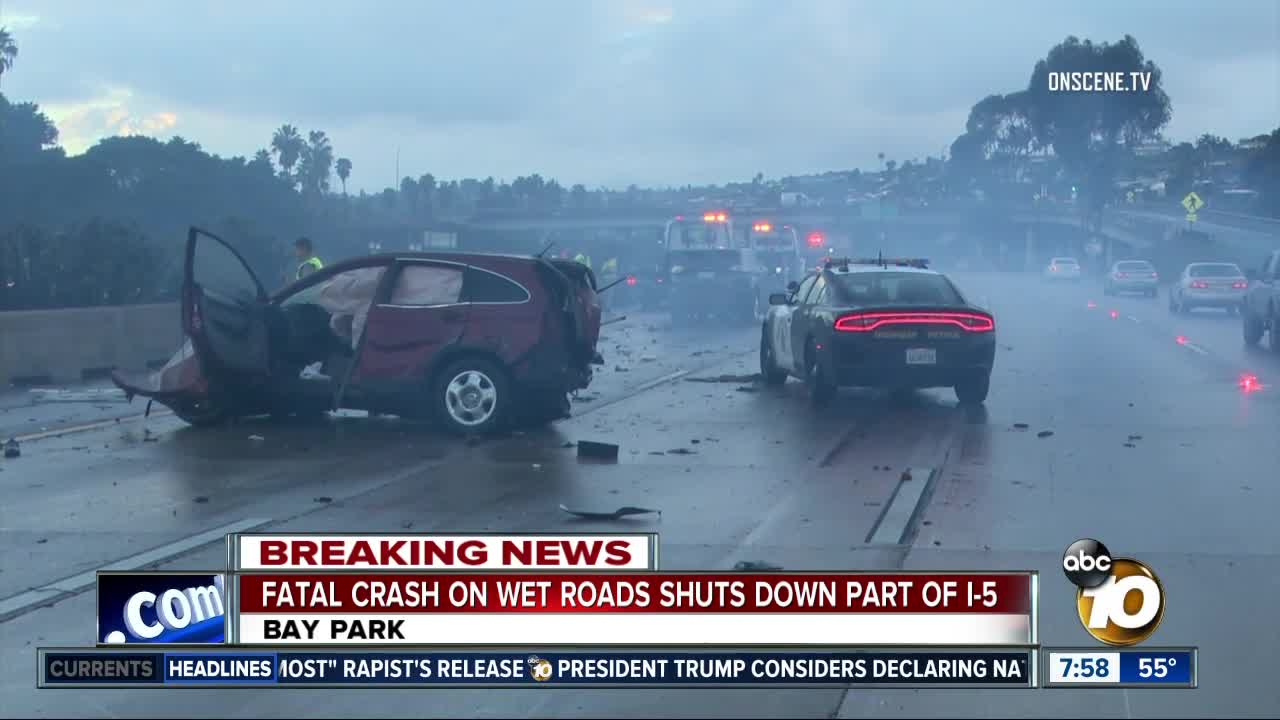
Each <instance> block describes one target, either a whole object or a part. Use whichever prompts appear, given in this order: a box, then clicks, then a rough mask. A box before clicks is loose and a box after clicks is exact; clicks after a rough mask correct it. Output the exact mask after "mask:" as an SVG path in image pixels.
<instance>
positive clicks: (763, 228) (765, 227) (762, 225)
mask: <svg viewBox="0 0 1280 720" xmlns="http://www.w3.org/2000/svg"><path fill="white" fill-rule="evenodd" d="M751 229H752V230H755V231H756V232H758V233H767V232H773V225H770V224H769V223H767V222H758V223H756V224H755V225H752V226H751Z"/></svg>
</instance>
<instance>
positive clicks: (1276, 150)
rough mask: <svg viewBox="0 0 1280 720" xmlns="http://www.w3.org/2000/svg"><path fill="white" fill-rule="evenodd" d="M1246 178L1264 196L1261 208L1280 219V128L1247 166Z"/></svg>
mask: <svg viewBox="0 0 1280 720" xmlns="http://www.w3.org/2000/svg"><path fill="white" fill-rule="evenodd" d="M1245 177H1246V178H1247V179H1248V180H1249V182H1250V183H1251V184H1252V185H1254V186H1255V187H1256V188H1257V189H1258V192H1259V194H1260V195H1261V196H1262V197H1261V199H1262V204H1261V207H1262V208H1264V210H1265V211H1266V212H1268V213H1269V214H1270V215H1272V216H1274V217H1280V128H1276V129H1275V131H1274V132H1272V133H1271V135H1270V136H1269V137H1268V138H1267V144H1266V145H1264V146H1262V149H1260V150H1258V151H1257V152H1256V154H1254V156H1253V157H1252V158H1250V159H1249V162H1248V164H1247V165H1246V166H1245Z"/></svg>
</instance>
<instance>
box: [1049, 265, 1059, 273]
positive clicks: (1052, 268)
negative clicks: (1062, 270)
mask: <svg viewBox="0 0 1280 720" xmlns="http://www.w3.org/2000/svg"><path fill="white" fill-rule="evenodd" d="M1049 272H1058V266H1057V265H1050V266H1049Z"/></svg>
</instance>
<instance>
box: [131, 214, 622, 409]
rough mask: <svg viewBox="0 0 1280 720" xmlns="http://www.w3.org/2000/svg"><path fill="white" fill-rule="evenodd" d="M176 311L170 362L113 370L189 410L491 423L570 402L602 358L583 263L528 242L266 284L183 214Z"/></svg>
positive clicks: (134, 387)
mask: <svg viewBox="0 0 1280 720" xmlns="http://www.w3.org/2000/svg"><path fill="white" fill-rule="evenodd" d="M181 313H182V326H183V330H184V332H185V333H186V336H187V342H186V344H185V345H184V347H183V348H182V350H180V351H179V352H178V353H177V354H176V355H175V356H174V358H173V359H172V360H171V361H170V362H169V364H167V365H166V366H165V367H163V368H161V369H160V370H157V371H155V372H152V373H125V372H119V371H118V372H116V373H114V374H113V379H114V381H115V383H116V385H117V386H119V387H120V388H122V389H123V390H125V392H126V393H128V394H129V395H130V396H133V395H140V396H144V397H148V398H152V399H154V400H155V401H156V402H159V403H161V404H164V405H166V406H168V407H170V408H171V409H173V410H174V412H175V413H176V414H178V415H179V416H180V417H182V418H183V419H184V420H187V421H188V422H190V423H192V424H195V425H209V424H215V423H219V422H222V421H224V420H226V419H228V418H230V417H237V416H247V415H257V414H264V413H271V414H310V413H317V412H323V411H325V410H331V409H340V408H350V409H360V410H369V411H373V412H381V413H389V414H396V415H405V416H412V417H419V418H424V419H432V420H437V421H440V422H441V423H442V424H443V425H444V426H445V427H446V428H449V429H451V430H455V431H459V432H477V433H482V432H489V431H492V430H495V429H498V428H500V427H504V426H507V425H509V424H512V423H515V422H533V421H547V420H553V419H556V418H558V417H563V416H566V415H567V413H568V408H569V403H568V396H567V394H568V393H569V392H571V391H573V390H577V389H580V388H583V387H586V386H587V385H588V384H589V383H590V382H591V377H592V365H593V364H598V363H600V362H603V359H602V358H601V357H600V356H599V354H598V353H597V351H596V343H597V341H598V339H599V333H600V303H599V299H598V297H597V295H596V287H595V278H594V276H593V275H592V274H591V272H590V270H588V269H587V268H584V267H582V266H580V265H578V264H576V263H569V262H559V261H554V260H545V259H542V258H535V257H527V256H514V255H484V254H477V253H455V252H436V253H404V254H399V255H381V256H372V257H363V258H358V259H353V260H349V261H346V262H342V263H338V264H336V265H332V266H330V267H327V268H325V269H324V270H322V271H320V272H317V273H315V274H313V275H311V276H308V277H306V278H304V279H303V280H300V281H298V282H296V283H294V284H292V285H290V286H288V287H286V288H284V289H283V290H281V291H280V292H278V293H276V294H275V295H274V296H268V295H267V294H266V292H265V291H264V290H263V288H262V286H261V283H259V282H258V280H257V278H256V277H255V276H254V275H253V273H252V271H251V270H250V269H249V267H248V265H247V264H246V263H245V262H244V260H243V258H241V257H240V255H239V254H238V253H237V252H236V251H235V250H234V249H233V248H232V247H231V246H230V245H229V244H227V243H226V242H224V241H223V240H221V239H220V238H218V237H216V236H214V235H212V234H210V233H208V232H205V231H202V230H199V229H197V228H192V229H191V231H190V232H189V234H188V243H187V261H186V271H185V276H184V282H183V289H182V303H181Z"/></svg>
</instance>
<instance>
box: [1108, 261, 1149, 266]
mask: <svg viewBox="0 0 1280 720" xmlns="http://www.w3.org/2000/svg"><path fill="white" fill-rule="evenodd" d="M1150 264H1151V261H1150V260H1119V261H1117V262H1116V265H1150Z"/></svg>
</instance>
